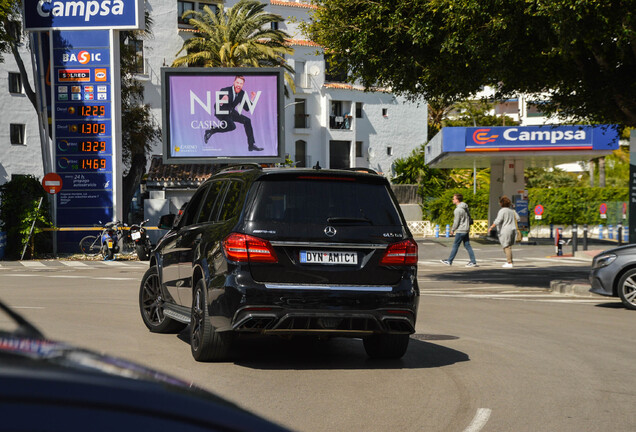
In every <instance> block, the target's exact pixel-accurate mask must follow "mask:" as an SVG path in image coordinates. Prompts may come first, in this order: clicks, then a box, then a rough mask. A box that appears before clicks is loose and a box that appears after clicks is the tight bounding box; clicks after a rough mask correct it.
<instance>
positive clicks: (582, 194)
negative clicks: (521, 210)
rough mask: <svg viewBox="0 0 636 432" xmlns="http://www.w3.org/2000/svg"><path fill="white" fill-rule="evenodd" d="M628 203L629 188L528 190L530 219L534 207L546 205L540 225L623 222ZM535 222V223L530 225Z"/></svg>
mask: <svg viewBox="0 0 636 432" xmlns="http://www.w3.org/2000/svg"><path fill="white" fill-rule="evenodd" d="M628 200H629V189H628V188H627V187H604V188H591V187H579V188H552V189H543V188H536V189H529V190H528V201H529V203H528V204H529V209H530V220H531V221H534V220H535V218H534V208H535V206H536V205H537V204H541V205H543V208H544V212H543V214H542V215H541V225H549V224H564V225H571V224H574V223H576V224H591V225H597V224H606V223H613V222H618V221H619V220H622V212H623V205H622V204H623V203H627V202H628ZM602 203H605V204H607V207H608V210H607V219H601V216H600V212H599V207H600V205H601V204H602ZM531 223H532V222H531Z"/></svg>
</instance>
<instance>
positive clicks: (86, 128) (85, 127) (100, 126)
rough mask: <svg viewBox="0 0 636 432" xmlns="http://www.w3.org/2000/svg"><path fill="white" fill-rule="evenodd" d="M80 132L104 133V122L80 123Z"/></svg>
mask: <svg viewBox="0 0 636 432" xmlns="http://www.w3.org/2000/svg"><path fill="white" fill-rule="evenodd" d="M80 133H82V134H90V135H99V134H105V133H106V123H81V124H80Z"/></svg>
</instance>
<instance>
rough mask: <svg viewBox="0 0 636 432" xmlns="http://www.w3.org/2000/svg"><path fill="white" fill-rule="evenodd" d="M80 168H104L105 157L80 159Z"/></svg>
mask: <svg viewBox="0 0 636 432" xmlns="http://www.w3.org/2000/svg"><path fill="white" fill-rule="evenodd" d="M80 168H81V169H83V170H99V169H106V159H100V158H93V159H82V160H81V163H80Z"/></svg>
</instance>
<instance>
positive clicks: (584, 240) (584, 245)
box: [583, 224, 587, 251]
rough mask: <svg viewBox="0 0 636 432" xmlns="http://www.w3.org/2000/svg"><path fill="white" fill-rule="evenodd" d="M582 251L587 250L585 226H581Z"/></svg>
mask: <svg viewBox="0 0 636 432" xmlns="http://www.w3.org/2000/svg"><path fill="white" fill-rule="evenodd" d="M583 250H584V251H586V250H587V224H585V225H583Z"/></svg>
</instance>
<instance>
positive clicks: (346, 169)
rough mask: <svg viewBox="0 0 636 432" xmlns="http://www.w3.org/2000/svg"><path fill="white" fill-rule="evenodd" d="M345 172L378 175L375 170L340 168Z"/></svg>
mask: <svg viewBox="0 0 636 432" xmlns="http://www.w3.org/2000/svg"><path fill="white" fill-rule="evenodd" d="M341 169H343V170H345V171H358V172H365V173H368V174H376V175H378V172H377V171H375V170H372V169H371V168H365V167H353V168H341Z"/></svg>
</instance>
